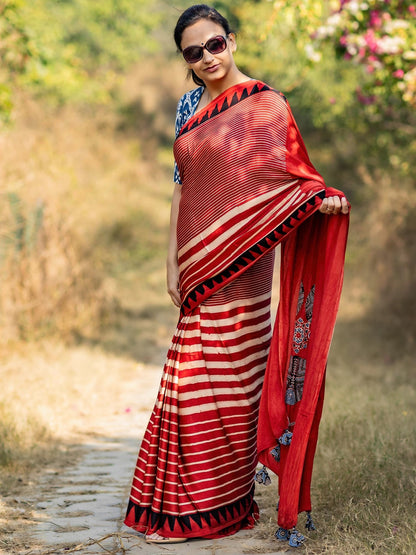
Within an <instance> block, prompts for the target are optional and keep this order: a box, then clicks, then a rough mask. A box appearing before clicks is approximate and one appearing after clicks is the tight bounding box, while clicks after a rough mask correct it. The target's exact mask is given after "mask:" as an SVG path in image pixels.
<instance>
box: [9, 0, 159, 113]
mask: <svg viewBox="0 0 416 555" xmlns="http://www.w3.org/2000/svg"><path fill="white" fill-rule="evenodd" d="M2 7H3V10H2V9H1V8H2ZM0 17H1V19H0V39H3V37H7V40H6V41H3V40H2V46H1V50H0V54H1V55H2V58H3V59H4V60H6V61H7V63H6V65H5V66H3V71H2V73H1V74H0V112H2V113H3V114H6V115H7V114H8V113H9V112H10V109H11V101H10V89H11V84H12V82H14V83H17V84H18V85H20V86H23V87H25V88H29V89H32V90H34V91H35V92H37V93H38V94H41V95H42V96H47V97H48V98H49V99H51V100H53V101H55V102H67V101H69V100H72V101H84V102H85V101H86V102H92V103H95V102H97V101H98V102H108V101H109V100H110V99H111V95H112V91H113V88H114V86H115V84H116V83H117V80H118V77H119V75H120V73H121V72H122V71H125V70H126V68H127V67H128V66H129V65H130V64H132V63H134V62H136V61H137V60H139V59H140V57H141V56H144V55H148V54H149V53H151V52H153V51H154V50H155V49H156V48H157V42H156V41H155V39H154V38H153V37H152V34H153V30H154V29H155V28H156V27H157V25H158V24H159V22H160V21H161V12H160V10H159V11H155V10H154V3H152V2H150V0H134V1H133V0H100V2H91V1H90V0H58V1H56V0H37V1H36V2H32V1H31V0H7V1H6V2H5V3H4V2H3V6H2V4H1V3H0ZM12 77H14V79H13V81H12Z"/></svg>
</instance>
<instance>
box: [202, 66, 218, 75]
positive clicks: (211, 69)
mask: <svg viewBox="0 0 416 555" xmlns="http://www.w3.org/2000/svg"><path fill="white" fill-rule="evenodd" d="M219 67H220V64H215V66H209V67H207V68H206V69H204V71H207V72H208V73H213V72H214V71H216V70H217V69H218V68H219Z"/></svg>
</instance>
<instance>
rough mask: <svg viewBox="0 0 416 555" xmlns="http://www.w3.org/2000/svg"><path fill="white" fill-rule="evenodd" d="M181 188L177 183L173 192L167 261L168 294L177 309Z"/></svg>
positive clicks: (178, 300)
mask: <svg viewBox="0 0 416 555" xmlns="http://www.w3.org/2000/svg"><path fill="white" fill-rule="evenodd" d="M181 187H182V186H181V185H180V184H179V183H175V188H174V190H173V196H172V206H171V210H170V231H169V245H168V257H167V261H166V270H167V271H166V274H167V287H168V293H169V295H170V297H171V299H172V301H173V304H174V305H175V306H177V307H180V306H181V297H180V293H179V266H178V243H177V239H176V228H177V225H178V212H179V202H180V199H181Z"/></svg>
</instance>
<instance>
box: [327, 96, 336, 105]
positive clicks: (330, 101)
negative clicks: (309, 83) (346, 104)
mask: <svg viewBox="0 0 416 555" xmlns="http://www.w3.org/2000/svg"><path fill="white" fill-rule="evenodd" d="M336 102H337V99H336V98H334V97H333V96H331V98H330V99H329V103H330V104H336Z"/></svg>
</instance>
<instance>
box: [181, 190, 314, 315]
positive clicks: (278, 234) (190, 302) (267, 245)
mask: <svg viewBox="0 0 416 555" xmlns="http://www.w3.org/2000/svg"><path fill="white" fill-rule="evenodd" d="M323 198H325V191H319V192H318V193H316V194H315V195H314V196H313V197H311V198H309V199H308V200H307V201H305V202H304V203H303V204H302V205H301V206H299V207H298V208H297V210H296V212H294V213H293V214H290V216H288V217H287V218H286V220H284V221H283V222H282V223H281V224H279V225H278V226H277V227H276V228H275V229H274V230H273V231H271V232H270V233H268V235H266V236H265V237H263V239H261V240H259V241H257V243H255V244H254V245H252V246H251V247H250V248H249V249H247V250H246V251H245V252H244V253H243V254H241V255H240V256H239V257H238V258H236V259H235V260H234V262H232V263H231V264H230V266H228V267H227V268H225V269H224V270H223V271H222V272H221V273H219V274H216V275H215V276H211V277H210V278H207V279H206V280H205V281H203V282H202V283H200V284H199V285H197V286H196V287H195V288H194V289H193V290H192V291H190V292H189V293H188V295H187V296H186V298H185V299H184V301H183V302H182V306H181V313H182V315H186V314H188V313H189V312H191V311H192V310H193V308H195V307H196V306H198V305H199V304H200V303H201V302H202V301H203V300H204V299H205V298H207V296H206V294H207V292H208V291H211V290H212V289H214V288H215V290H217V289H219V288H218V285H221V284H222V283H224V282H226V281H227V280H229V279H230V278H231V277H232V276H233V274H236V273H237V272H239V271H241V269H242V268H244V267H247V266H249V265H250V264H251V263H252V262H253V261H254V260H256V259H258V258H260V256H262V255H263V254H265V253H266V252H267V251H269V250H271V249H272V248H274V247H275V246H277V244H278V243H280V241H281V240H282V239H283V238H284V237H285V236H286V235H287V234H288V233H289V232H290V231H291V230H292V229H294V228H295V227H296V223H297V222H300V221H302V220H303V219H304V218H305V215H306V214H307V213H308V212H310V211H311V210H313V209H314V208H315V206H316V204H317V201H318V199H323Z"/></svg>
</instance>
